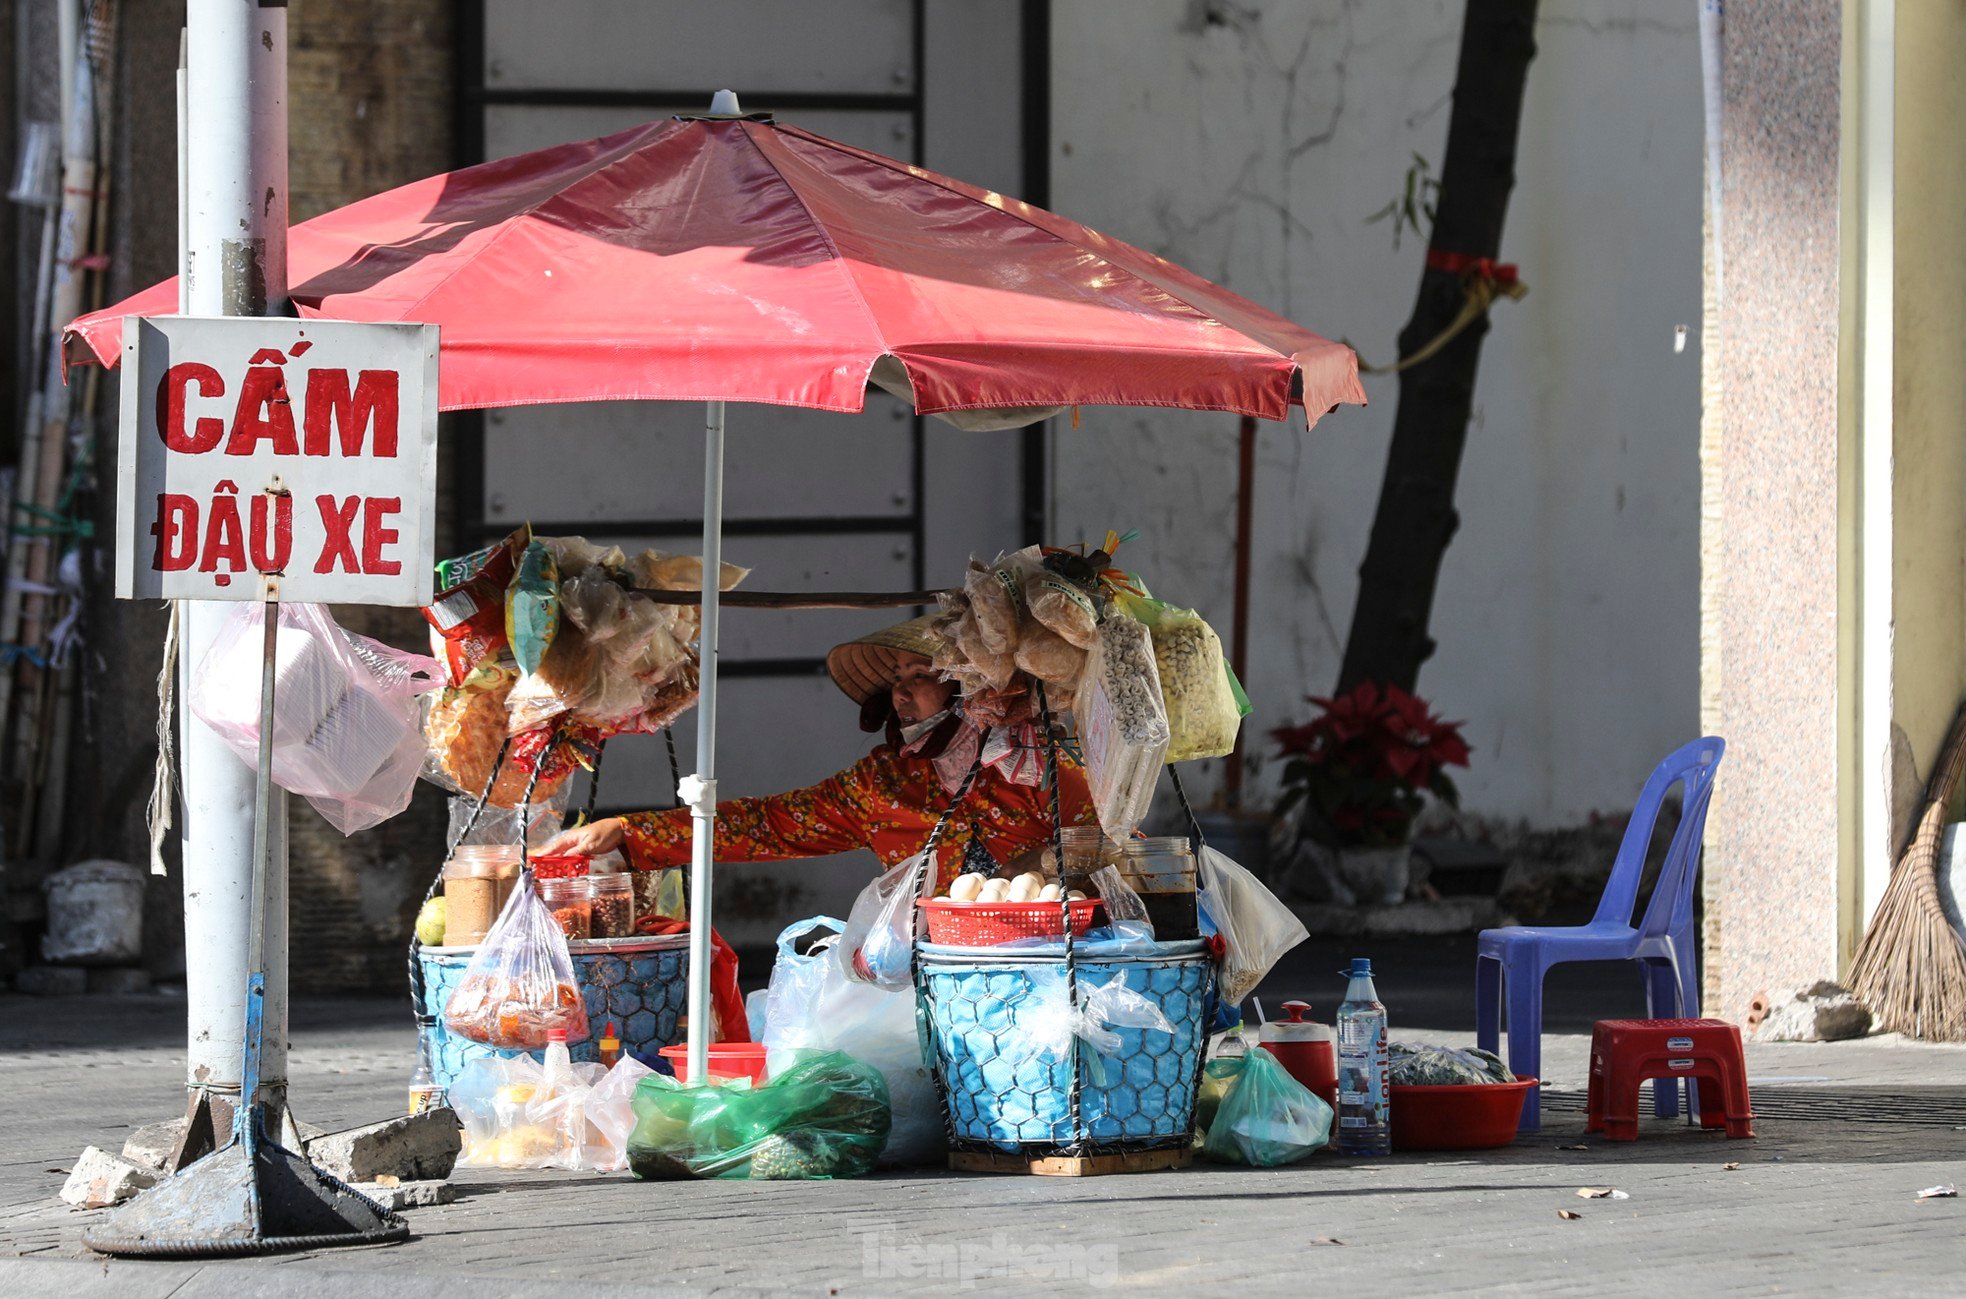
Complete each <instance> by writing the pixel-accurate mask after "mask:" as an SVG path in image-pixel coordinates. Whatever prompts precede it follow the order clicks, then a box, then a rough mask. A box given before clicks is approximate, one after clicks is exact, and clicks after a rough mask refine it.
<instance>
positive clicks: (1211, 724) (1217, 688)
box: [1135, 600, 1245, 762]
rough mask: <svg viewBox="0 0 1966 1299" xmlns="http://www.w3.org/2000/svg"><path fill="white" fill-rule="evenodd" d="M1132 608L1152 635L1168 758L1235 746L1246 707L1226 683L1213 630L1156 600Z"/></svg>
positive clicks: (1220, 752) (1217, 753)
mask: <svg viewBox="0 0 1966 1299" xmlns="http://www.w3.org/2000/svg"><path fill="white" fill-rule="evenodd" d="M1143 606H1144V612H1142V611H1141V609H1142V607H1143ZM1135 610H1136V612H1137V613H1139V616H1140V620H1141V621H1142V622H1144V623H1145V624H1146V626H1147V630H1148V631H1149V632H1150V633H1151V634H1152V635H1153V638H1154V667H1155V669H1156V670H1157V671H1158V672H1159V673H1160V689H1161V698H1162V699H1163V700H1164V701H1165V702H1166V705H1167V730H1168V741H1167V760H1168V761H1169V762H1187V761H1189V760H1191V759H1194V758H1220V757H1224V756H1226V755H1227V754H1229V753H1230V752H1232V751H1233V750H1234V749H1235V747H1236V732H1237V731H1238V730H1239V729H1240V728H1241V726H1242V719H1243V716H1244V714H1245V710H1244V709H1243V708H1241V707H1240V706H1239V705H1238V702H1237V700H1236V695H1235V691H1234V689H1232V688H1231V682H1232V680H1233V678H1232V677H1231V675H1230V673H1229V665H1228V662H1227V661H1226V660H1225V659H1224V658H1223V656H1222V642H1221V639H1220V638H1218V637H1217V636H1216V634H1215V629H1214V628H1212V627H1210V626H1209V625H1208V624H1207V623H1206V622H1204V621H1202V617H1201V615H1200V614H1198V613H1196V612H1195V611H1194V610H1193V609H1180V608H1176V607H1175V606H1174V605H1171V604H1163V603H1161V602H1160V601H1159V600H1144V601H1140V602H1139V603H1138V604H1137V605H1136V606H1135Z"/></svg>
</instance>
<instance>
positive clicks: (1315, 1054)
mask: <svg viewBox="0 0 1966 1299" xmlns="http://www.w3.org/2000/svg"><path fill="white" fill-rule="evenodd" d="M1283 1013H1284V1014H1286V1015H1288V1016H1289V1017H1290V1018H1288V1019H1279V1020H1272V1021H1271V1022H1270V1023H1268V1024H1265V1025H1263V1028H1262V1031H1261V1032H1259V1033H1258V1034H1257V1042H1258V1044H1259V1045H1260V1046H1261V1047H1262V1048H1263V1049H1264V1050H1265V1051H1268V1052H1269V1053H1270V1054H1271V1055H1273V1056H1275V1057H1276V1058H1277V1061H1278V1062H1279V1063H1280V1064H1282V1065H1283V1067H1284V1070H1285V1071H1286V1072H1288V1073H1289V1074H1290V1076H1291V1077H1292V1078H1295V1079H1296V1080H1297V1081H1298V1082H1300V1083H1303V1084H1304V1086H1306V1087H1308V1088H1309V1089H1310V1090H1311V1091H1313V1092H1315V1093H1317V1094H1318V1095H1319V1096H1321V1097H1323V1098H1324V1103H1325V1104H1326V1105H1329V1106H1331V1108H1332V1109H1333V1110H1336V1109H1337V1108H1338V1034H1337V1033H1336V1032H1335V1031H1334V1030H1333V1029H1332V1027H1331V1025H1329V1024H1319V1023H1317V1022H1316V1021H1314V1020H1310V1019H1306V1018H1305V1016H1306V1015H1308V1014H1310V1013H1311V1004H1310V1003H1309V1002H1307V1001H1286V1002H1284V1003H1283Z"/></svg>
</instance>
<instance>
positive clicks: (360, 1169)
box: [307, 1109, 464, 1182]
mask: <svg viewBox="0 0 1966 1299" xmlns="http://www.w3.org/2000/svg"><path fill="white" fill-rule="evenodd" d="M463 1144H464V1142H463V1135H462V1133H461V1131H460V1130H459V1128H458V1123H457V1114H456V1112H455V1111H452V1110H450V1109H435V1110H427V1111H425V1112H424V1113H422V1114H406V1115H403V1116H401V1117H399V1118H393V1119H384V1120H383V1121H382V1122H380V1123H370V1124H367V1125H365V1126H363V1127H359V1128H349V1129H348V1130H347V1131H345V1132H330V1133H328V1134H327V1135H325V1136H321V1137H316V1138H315V1139H314V1140H312V1141H310V1142H308V1143H307V1157H308V1159H309V1160H311V1161H312V1162H314V1163H315V1164H317V1165H319V1166H320V1167H321V1168H324V1169H326V1170H327V1171H328V1172H330V1173H333V1174H334V1175H335V1176H336V1177H339V1178H340V1179H341V1180H342V1181H344V1182H372V1181H374V1180H375V1179H376V1178H378V1177H383V1176H391V1177H400V1178H402V1179H403V1180H404V1181H406V1182H409V1181H418V1180H424V1179H436V1180H442V1179H444V1178H446V1177H449V1176H450V1175H451V1168H452V1166H454V1165H455V1164H456V1163H457V1155H458V1151H459V1150H460V1149H462V1148H463Z"/></svg>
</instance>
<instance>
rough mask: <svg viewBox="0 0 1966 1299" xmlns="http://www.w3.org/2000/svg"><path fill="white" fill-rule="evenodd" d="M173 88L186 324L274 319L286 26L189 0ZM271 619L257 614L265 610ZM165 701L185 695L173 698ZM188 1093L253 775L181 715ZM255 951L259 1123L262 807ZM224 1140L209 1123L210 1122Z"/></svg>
mask: <svg viewBox="0 0 1966 1299" xmlns="http://www.w3.org/2000/svg"><path fill="white" fill-rule="evenodd" d="M187 19H188V21H187V25H186V28H185V32H186V41H185V44H186V64H187V69H188V70H187V73H186V80H187V81H188V82H189V83H190V84H192V85H195V86H197V87H198V93H197V94H196V95H195V96H193V97H191V100H190V104H191V107H190V113H191V117H190V120H189V121H188V122H187V124H186V133H185V138H186V144H187V149H186V157H185V216H186V221H185V227H184V229H183V230H182V231H181V232H180V238H181V239H182V240H183V249H182V254H181V255H182V259H183V262H184V264H185V265H186V266H187V267H188V275H187V277H186V278H187V281H188V288H187V291H186V293H185V295H184V302H185V305H186V307H187V308H188V310H189V311H190V313H191V314H193V315H198V316H277V315H284V314H286V310H287V18H286V10H285V9H284V8H282V7H278V6H273V5H267V6H264V7H262V6H261V5H260V4H259V3H257V0H189V5H188V8H187ZM234 607H236V606H234V605H232V604H229V603H221V602H214V601H206V600H194V601H187V602H186V603H185V605H184V614H185V618H184V646H183V657H182V660H181V662H182V668H181V671H182V672H183V674H184V675H183V677H181V678H180V682H181V685H182V686H184V687H186V688H188V687H189V685H190V683H191V678H192V677H193V676H194V675H195V674H196V672H197V670H198V666H199V664H200V662H201V661H202V660H203V658H204V656H205V652H206V650H207V649H208V648H209V647H210V645H211V643H212V641H213V639H214V638H215V637H216V636H217V634H218V631H219V629H220V628H221V627H222V626H223V625H224V621H225V619H226V617H227V615H229V614H230V613H231V611H232V610H233V608H234ZM269 616H272V615H269ZM180 697H181V698H182V697H185V696H183V695H180ZM181 725H182V727H183V730H182V734H181V737H180V739H181V743H182V749H181V752H182V754H183V759H182V780H181V788H182V789H183V791H184V803H185V806H184V821H183V825H184V906H185V911H184V931H185V943H184V947H185V985H186V992H187V994H188V996H187V1000H188V1002H189V1005H188V1010H189V1012H190V1015H189V1018H190V1026H189V1027H190V1044H189V1053H188V1058H187V1060H186V1071H187V1078H186V1081H187V1084H188V1085H189V1086H190V1088H191V1089H192V1091H193V1093H194V1099H195V1098H196V1096H197V1094H200V1093H202V1095H203V1096H204V1098H206V1099H216V1100H222V1101H224V1102H225V1103H226V1104H227V1105H228V1106H229V1105H230V1104H232V1103H235V1102H236V1100H237V1096H238V1090H239V1085H240V1074H241V1064H242V1061H243V1059H244V1051H245V1042H244V1029H245V1020H246V987H247V978H248V974H249V972H250V970H251V968H252V957H251V952H250V948H251V946H252V939H253V933H252V930H253V926H254V915H253V912H254V907H253V905H252V892H253V890H252V882H253V836H254V821H255V818H254V802H255V798H254V792H255V791H254V779H253V770H252V768H251V767H249V766H247V765H246V764H245V763H243V762H241V761H240V760H239V759H238V758H237V757H235V756H233V754H232V751H231V750H229V749H227V748H226V747H225V745H224V744H223V743H221V742H220V740H219V738H218V737H217V736H216V735H214V734H212V732H211V731H210V730H208V729H206V727H205V725H204V723H202V722H200V721H198V720H197V719H196V718H195V717H193V716H192V715H191V713H190V710H189V709H185V710H183V712H182V719H181ZM262 832H263V833H264V834H265V836H266V840H267V844H266V847H267V853H266V861H267V863H268V865H267V868H266V888H265V916H264V935H263V943H264V947H265V952H266V957H265V964H264V967H263V968H264V969H265V971H266V998H265V1004H264V1014H265V1025H266V1042H265V1047H264V1052H263V1054H262V1056H261V1060H260V1065H261V1084H262V1090H261V1095H262V1096H263V1097H264V1098H265V1099H266V1101H267V1103H268V1105H269V1124H270V1125H277V1123H278V1115H279V1114H280V1112H281V1111H282V1110H283V1109H284V1107H285V1096H286V1082H287V828H286V804H285V800H284V799H280V798H273V799H271V800H270V803H269V807H268V809H267V816H266V819H265V823H264V825H263V830H262ZM213 1117H214V1119H215V1120H219V1122H215V1124H214V1126H215V1127H217V1128H218V1129H219V1131H221V1132H223V1130H224V1125H223V1119H224V1117H227V1116H223V1115H220V1114H216V1113H215V1114H214V1115H213Z"/></svg>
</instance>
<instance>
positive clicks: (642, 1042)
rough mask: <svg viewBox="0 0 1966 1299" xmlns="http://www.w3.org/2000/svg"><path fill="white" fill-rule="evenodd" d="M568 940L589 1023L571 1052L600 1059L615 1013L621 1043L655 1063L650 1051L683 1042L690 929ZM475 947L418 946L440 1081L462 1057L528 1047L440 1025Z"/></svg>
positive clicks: (457, 1068) (447, 1081)
mask: <svg viewBox="0 0 1966 1299" xmlns="http://www.w3.org/2000/svg"><path fill="white" fill-rule="evenodd" d="M567 946H568V948H569V950H570V951H571V952H572V953H573V973H574V978H575V980H576V981H577V982H578V983H579V984H580V995H581V998H582V999H583V1000H585V1001H586V1003H587V1021H588V1025H589V1028H590V1030H591V1031H590V1032H589V1033H588V1035H587V1038H586V1039H585V1040H584V1041H580V1042H570V1043H568V1044H567V1049H568V1051H569V1052H570V1053H571V1054H572V1056H573V1058H574V1059H575V1060H576V1061H582V1060H584V1061H587V1062H589V1063H598V1062H599V1060H600V1051H599V1047H598V1043H599V1041H600V1036H601V1030H602V1029H603V1028H605V1027H606V1026H607V1023H608V1021H609V1020H613V1021H614V1027H615V1032H616V1034H617V1035H618V1036H619V1037H620V1038H621V1049H622V1050H623V1051H624V1052H626V1053H627V1054H629V1055H632V1056H636V1057H638V1058H640V1059H641V1060H642V1062H643V1063H644V1064H647V1065H648V1066H649V1067H651V1068H655V1067H657V1066H658V1064H659V1057H658V1056H657V1055H656V1052H657V1051H658V1050H659V1049H660V1048H662V1047H665V1046H675V1045H676V1044H677V1043H679V1042H681V1041H682V1040H683V1036H684V1032H685V1030H684V1027H683V1025H684V1016H685V1014H686V1013H687V1006H688V989H687V983H688V978H689V935H687V934H665V935H663V936H661V937H656V938H615V939H607V940H604V942H573V943H569V944H567ZM477 952H478V949H477V948H475V947H426V948H424V949H423V950H422V954H421V959H422V961H423V981H424V1002H425V1009H424V1013H425V1014H428V1015H431V1016H433V1017H435V1019H436V1021H437V1023H436V1028H435V1029H434V1030H433V1032H434V1049H433V1052H432V1054H433V1057H434V1058H433V1059H432V1060H431V1064H430V1067H431V1072H432V1073H434V1074H435V1075H436V1081H437V1085H438V1086H440V1087H449V1086H450V1085H451V1083H452V1082H453V1081H455V1080H456V1078H457V1075H458V1074H459V1072H461V1071H462V1070H463V1068H464V1064H465V1061H467V1060H475V1059H477V1058H479V1057H481V1056H493V1055H496V1056H514V1055H525V1054H527V1053H526V1052H524V1051H518V1050H500V1049H498V1048H497V1047H490V1046H485V1045H484V1044H483V1043H480V1042H473V1041H471V1040H470V1039H469V1038H463V1037H458V1036H456V1035H454V1034H452V1033H451V1032H449V1031H448V1030H447V1029H446V1028H445V1027H444V1004H445V1003H446V1002H448V1001H449V1000H450V997H451V992H452V991H453V990H454V989H455V988H456V987H457V985H458V983H459V982H460V981H461V980H462V979H463V978H464V971H465V969H466V968H467V967H468V966H469V965H470V964H471V958H472V957H473V956H475V955H477Z"/></svg>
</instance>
